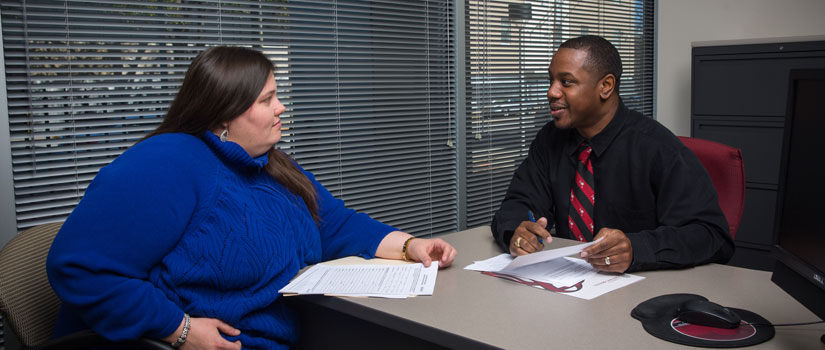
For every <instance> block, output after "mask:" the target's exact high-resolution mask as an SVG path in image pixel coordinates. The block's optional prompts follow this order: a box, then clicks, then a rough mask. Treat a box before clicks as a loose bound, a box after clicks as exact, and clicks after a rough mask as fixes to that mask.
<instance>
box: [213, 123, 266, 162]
mask: <svg viewBox="0 0 825 350" xmlns="http://www.w3.org/2000/svg"><path fill="white" fill-rule="evenodd" d="M203 139H204V141H206V144H207V145H209V147H210V148H212V150H214V151H215V153H217V154H218V155H219V156H220V157H221V158H223V159H224V161H226V162H227V163H229V164H232V165H237V166H240V167H249V168H255V169H261V168H263V167H264V166H266V164H267V162H269V152H267V153H264V154H262V155H260V156H258V157H254V158H253V157H252V156H250V155H249V153H246V150H245V149H243V147H241V145H239V144H237V143H234V142H232V141H226V142H223V141H221V139H219V138H218V136H216V135H215V134H213V133H212V132H210V131H205V132H204V133H203Z"/></svg>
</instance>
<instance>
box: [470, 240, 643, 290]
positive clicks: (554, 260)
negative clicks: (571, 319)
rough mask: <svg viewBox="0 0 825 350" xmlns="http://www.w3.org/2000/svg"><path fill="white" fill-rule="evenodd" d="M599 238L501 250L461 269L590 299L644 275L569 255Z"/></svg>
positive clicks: (638, 279) (639, 278) (576, 252)
mask: <svg viewBox="0 0 825 350" xmlns="http://www.w3.org/2000/svg"><path fill="white" fill-rule="evenodd" d="M596 242H598V241H594V242H590V243H584V244H579V245H574V246H569V247H564V248H559V249H552V250H545V251H541V252H536V253H533V254H527V255H522V256H518V257H516V258H513V257H511V256H510V254H501V255H498V256H494V257H492V258H489V259H486V260H482V261H476V262H474V263H472V264H470V265H468V266H467V267H465V268H464V269H466V270H475V271H482V272H484V273H485V274H487V275H490V276H495V277H501V278H504V279H508V280H510V281H513V282H518V283H521V284H525V285H529V286H532V287H536V288H542V289H546V290H550V291H553V292H558V293H563V294H567V295H571V296H575V297H579V298H582V299H593V298H595V297H597V296H599V295H602V294H604V293H607V292H609V291H612V290H615V289H618V288H621V287H624V286H626V285H629V284H631V283H634V282H636V281H640V280H642V279H644V277H640V276H635V275H630V274H616V273H606V272H600V271H598V270H596V269H595V268H593V267H592V266H591V265H590V264H588V263H587V262H586V261H584V260H582V259H577V258H570V257H567V256H568V255H573V254H578V253H579V252H581V251H582V250H583V249H584V248H587V247H589V246H591V245H593V244H595V243H596Z"/></svg>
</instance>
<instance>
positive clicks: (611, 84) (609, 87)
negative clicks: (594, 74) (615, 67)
mask: <svg viewBox="0 0 825 350" xmlns="http://www.w3.org/2000/svg"><path fill="white" fill-rule="evenodd" d="M615 90H616V76H615V75H613V74H607V75H605V76H604V77H603V78H602V79H601V80H599V97H601V99H602V100H607V99H608V98H610V96H611V95H613V93H614V91H615Z"/></svg>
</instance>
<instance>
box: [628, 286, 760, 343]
mask: <svg viewBox="0 0 825 350" xmlns="http://www.w3.org/2000/svg"><path fill="white" fill-rule="evenodd" d="M695 299H699V300H708V299H707V298H705V297H703V296H701V295H696V294H667V295H660V296H658V297H655V298H652V299H649V300H647V301H645V302H642V303H641V304H639V305H637V306H636V307H635V308H634V309H633V311H631V312H630V316H633V318H635V319H637V320H639V321H640V322H642V326H643V327H644V329H645V330H646V331H647V332H648V333H650V334H652V335H653V336H655V337H657V338H660V339H664V340H667V341H669V342H673V343H677V344H683V345H691V346H701V347H707V348H733V347H741V346H749V345H756V344H759V343H762V342H765V341H767V340H770V339H771V338H773V335H774V333H775V332H774V329H773V326H770V325H769V324H770V322H768V320H766V319H765V318H763V317H762V316H759V315H757V314H755V313H753V312H750V311H748V310H742V309H737V308H732V307H729V309H731V310H733V311H734V312H736V313H737V314H739V316H740V317H741V318H742V323H741V325H740V326H739V327H737V328H734V329H725V328H714V327H705V326H699V325H694V324H690V323H687V322H683V321H681V320H679V319H678V318H677V317H676V316H677V311H676V310H677V308H678V307H679V305H681V304H682V303H684V302H685V301H688V300H695Z"/></svg>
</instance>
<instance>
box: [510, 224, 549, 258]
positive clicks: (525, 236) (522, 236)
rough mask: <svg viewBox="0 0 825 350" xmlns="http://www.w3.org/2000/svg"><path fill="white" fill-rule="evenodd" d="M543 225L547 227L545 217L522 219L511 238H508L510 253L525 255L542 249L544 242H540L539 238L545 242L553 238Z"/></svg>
mask: <svg viewBox="0 0 825 350" xmlns="http://www.w3.org/2000/svg"><path fill="white" fill-rule="evenodd" d="M545 227H547V218H545V217H541V218H539V219H538V220H537V221H536V222H530V221H522V222H521V224H520V225H518V227H516V230H515V231H514V232H513V238H511V239H510V255H512V256H519V255H525V254H530V253H534V252H538V251H541V250H542V249H544V244H542V243H540V242H539V239H542V240H544V242H546V243H550V241H551V240H553V238H551V237H550V232H548V231H547V229H546V228H545Z"/></svg>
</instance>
